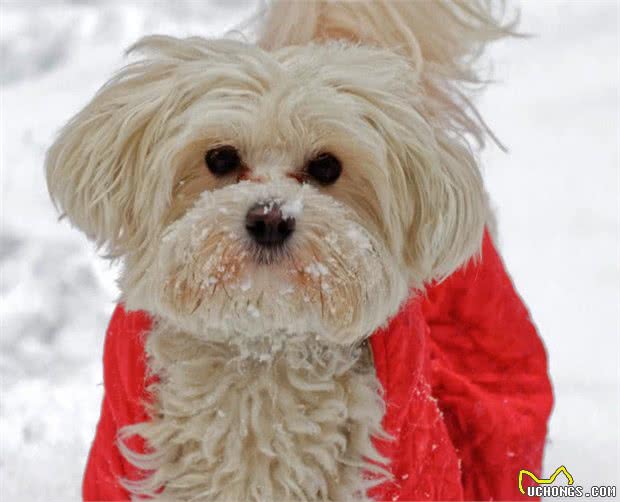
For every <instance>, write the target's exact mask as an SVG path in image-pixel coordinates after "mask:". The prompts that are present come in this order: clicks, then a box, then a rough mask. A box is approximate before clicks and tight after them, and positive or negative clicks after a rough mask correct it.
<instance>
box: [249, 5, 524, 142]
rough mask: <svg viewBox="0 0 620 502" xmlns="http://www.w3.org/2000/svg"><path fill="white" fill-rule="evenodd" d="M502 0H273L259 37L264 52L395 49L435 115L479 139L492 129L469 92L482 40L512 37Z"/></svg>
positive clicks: (474, 80)
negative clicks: (337, 45) (350, 45)
mask: <svg viewBox="0 0 620 502" xmlns="http://www.w3.org/2000/svg"><path fill="white" fill-rule="evenodd" d="M504 17H505V5H504V2H503V1H501V0H360V1H346V0H304V1H290V0H288V1H287V0H276V1H274V2H272V3H271V4H270V5H269V7H268V8H267V9H266V10H265V11H264V15H263V17H262V24H261V27H260V28H259V37H258V43H259V45H260V46H261V47H263V48H265V49H267V50H275V49H278V48H280V47H285V46H289V45H304V44H308V43H310V42H318V43H320V42H325V41H328V40H346V41H349V42H354V43H363V44H370V45H374V46H378V47H382V48H386V49H390V50H392V51H395V52H398V53H400V54H402V55H404V56H405V57H407V58H408V59H409V61H410V62H411V66H412V69H413V70H414V71H416V72H417V73H419V74H420V76H421V78H422V81H423V83H424V85H425V89H426V92H427V93H428V95H429V97H430V98H432V100H433V101H434V105H433V107H432V108H433V109H434V113H433V114H434V115H435V118H436V119H439V120H441V121H442V122H446V123H444V124H443V125H444V127H446V129H448V130H453V131H454V132H456V133H460V134H467V133H469V134H471V135H473V136H474V137H475V138H476V139H477V140H478V143H479V144H480V145H482V144H483V142H484V141H483V140H484V136H485V133H490V131H489V130H488V128H487V126H486V125H485V124H484V122H483V121H482V119H481V118H480V116H479V114H478V112H477V111H476V109H475V107H474V106H473V105H472V104H471V103H470V101H469V99H468V97H467V94H468V91H469V90H471V89H472V87H477V86H479V85H480V84H482V83H483V79H482V78H481V77H480V74H479V70H478V68H477V67H476V62H477V61H478V59H479V58H480V56H481V55H482V53H483V51H484V48H485V46H486V45H487V44H488V43H489V42H491V41H494V40H497V39H499V38H502V37H505V36H508V35H514V31H513V28H514V26H515V24H516V16H514V17H513V19H512V20H511V21H509V22H503V21H502V19H503V18H504Z"/></svg>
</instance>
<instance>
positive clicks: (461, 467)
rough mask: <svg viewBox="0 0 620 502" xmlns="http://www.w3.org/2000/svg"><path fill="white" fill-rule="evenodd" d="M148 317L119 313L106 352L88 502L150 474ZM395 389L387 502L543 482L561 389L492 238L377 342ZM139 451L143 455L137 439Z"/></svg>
mask: <svg viewBox="0 0 620 502" xmlns="http://www.w3.org/2000/svg"><path fill="white" fill-rule="evenodd" d="M149 329H150V320H149V317H148V315H147V314H146V313H144V312H126V311H125V310H124V309H123V307H122V306H121V305H119V306H118V307H117V308H116V311H115V312H114V315H113V316H112V320H111V321H110V325H109V328H108V332H107V336H106V342H105V351H104V358H103V359H104V360H103V363H104V387H105V395H104V398H103V404H102V409H101V418H100V420H99V424H98V426H97V433H96V437H95V440H94V442H93V445H92V448H91V451H90V456H89V459H88V465H87V468H86V473H85V476H84V485H83V496H84V499H85V500H128V499H129V495H128V493H127V492H126V491H125V489H124V488H123V487H122V486H121V485H120V483H119V477H125V478H129V479H137V478H139V476H140V475H141V473H140V472H138V471H137V470H136V469H135V468H134V467H132V466H131V465H130V464H129V463H128V462H127V461H125V459H124V458H123V457H122V456H121V454H120V453H119V450H118V448H117V444H116V435H117V432H118V430H119V429H120V428H121V427H123V426H124V425H128V424H133V423H136V422H141V421H143V420H146V419H147V418H148V417H147V414H146V412H145V408H144V401H145V399H146V391H145V369H146V362H145V355H144V346H143V335H146V334H147V333H148V331H149ZM370 345H371V348H372V353H373V358H374V362H375V367H376V372H377V377H378V378H379V381H380V382H381V384H382V386H383V389H384V398H385V402H386V405H387V411H386V414H385V417H384V420H383V425H384V428H385V430H386V431H387V432H388V433H389V434H390V435H391V436H392V437H393V438H394V440H393V441H389V442H387V441H377V446H378V448H379V450H380V451H381V452H382V453H383V454H384V455H385V456H387V457H388V458H389V459H390V460H391V463H390V470H391V472H392V474H393V475H394V478H393V480H392V481H389V482H386V483H384V484H382V485H380V486H378V487H376V488H374V489H373V490H372V491H371V493H370V495H371V496H372V497H373V498H374V499H376V500H516V499H522V498H524V496H523V495H521V493H520V492H519V488H518V474H519V470H520V469H528V470H529V471H532V472H534V473H538V474H540V467H541V461H542V454H543V447H544V442H545V435H546V427H547V419H548V417H549V413H550V411H551V406H552V401H553V398H552V393H551V386H550V383H549V379H548V376H547V361H546V354H545V350H544V347H543V345H542V342H541V340H540V339H539V337H538V335H537V333H536V329H535V328H534V326H533V325H532V322H531V320H530V316H529V314H528V311H527V309H526V308H525V306H524V305H523V302H522V301H521V299H520V298H519V296H518V294H517V293H516V292H515V290H514V287H513V285H512V282H511V280H510V277H509V276H508V275H507V273H506V271H505V269H504V266H503V263H502V261H501V259H500V257H499V256H498V254H497V252H496V250H495V248H494V247H493V243H492V242H491V239H490V238H489V237H488V235H486V236H485V238H484V242H483V248H482V259H481V260H480V261H472V262H470V263H469V264H467V265H466V266H465V267H463V268H462V269H460V270H459V271H457V272H455V273H454V274H453V275H451V276H450V277H449V278H448V279H446V280H445V281H443V282H442V283H440V284H436V285H433V286H431V287H429V288H428V289H427V291H426V294H425V295H424V296H419V295H418V296H415V297H413V298H412V299H411V300H410V301H409V302H408V303H407V304H406V305H405V306H404V307H403V308H402V309H401V311H400V312H399V313H398V315H396V316H395V317H394V318H393V319H392V320H391V321H390V323H389V325H388V327H387V328H385V329H382V330H379V331H378V332H376V333H374V334H373V335H372V337H371V338H370ZM133 441H134V443H133V444H132V443H131V442H130V443H129V444H130V446H132V447H133V448H136V449H141V448H143V445H142V444H140V441H139V440H138V439H137V438H134V439H133Z"/></svg>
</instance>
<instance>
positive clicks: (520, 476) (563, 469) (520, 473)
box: [519, 465, 574, 495]
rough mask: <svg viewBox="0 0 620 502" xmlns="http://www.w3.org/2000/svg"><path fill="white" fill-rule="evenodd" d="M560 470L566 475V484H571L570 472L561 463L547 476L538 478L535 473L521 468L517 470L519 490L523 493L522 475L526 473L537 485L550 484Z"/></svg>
mask: <svg viewBox="0 0 620 502" xmlns="http://www.w3.org/2000/svg"><path fill="white" fill-rule="evenodd" d="M561 472H563V473H564V475H565V476H566V479H567V480H568V484H569V485H572V484H573V482H574V481H573V476H571V473H570V472H568V470H566V467H564V466H563V465H561V466H560V467H558V468H557V469H556V470H555V472H554V473H553V474H552V475H551V476H549V478H542V479H541V478H538V477H537V476H536V474H534V473H532V472H531V471H528V470H527V469H521V470H520V471H519V491H520V492H521V493H522V494H523V495H525V490H524V489H523V476H524V475H526V474H527V475H528V476H529V477H530V478H532V479H533V480H534V482H536V483H538V484H539V485H550V484H551V483H553V482H554V481H555V478H557V477H558V474H560V473H561Z"/></svg>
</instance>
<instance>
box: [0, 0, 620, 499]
mask: <svg viewBox="0 0 620 502" xmlns="http://www.w3.org/2000/svg"><path fill="white" fill-rule="evenodd" d="M252 7H253V0H247V1H237V2H234V1H224V0H214V1H211V2H197V1H192V0H185V1H175V2H169V3H168V2H146V1H138V0H136V1H134V2H123V3H121V2H96V1H90V2H61V1H56V2H46V1H43V0H40V1H29V2H20V1H5V0H3V2H2V5H1V9H2V12H1V13H0V23H1V24H0V56H1V65H2V66H1V79H0V84H1V87H0V89H1V118H0V123H1V145H0V150H1V156H0V158H1V173H0V175H1V190H2V192H1V193H2V196H1V207H0V210H1V218H2V219H1V222H2V224H1V228H0V263H1V280H0V294H1V302H0V315H1V325H0V331H1V332H0V337H1V338H0V347H1V352H0V378H1V382H0V385H1V387H0V390H1V400H0V440H1V450H0V498H2V500H29V501H30V500H34V501H36V500H41V501H43V500H45V501H48V500H76V499H78V497H79V490H80V482H81V475H82V471H83V467H84V463H85V459H86V454H87V452H88V447H89V444H90V441H91V440H92V437H93V432H94V428H95V425H96V422H97V417H98V414H99V405H100V399H101V395H102V387H101V381H102V373H101V363H100V360H101V353H102V348H103V336H104V332H105V327H106V324H107V321H108V319H109V316H110V314H111V312H112V309H113V307H114V300H115V297H116V295H117V294H118V291H117V289H116V286H115V283H114V279H115V275H116V269H115V268H110V267H109V266H108V265H107V264H106V262H105V261H104V260H102V259H100V258H98V257H97V253H96V251H95V250H94V249H93V248H92V246H91V245H90V244H89V243H88V242H87V241H86V239H85V238H84V237H83V236H82V235H81V234H79V233H78V232H77V231H74V230H72V229H70V228H69V226H68V225H67V224H66V222H63V223H59V222H58V221H57V216H56V213H55V212H54V209H53V207H52V204H51V203H50V202H49V198H48V195H47V192H46V188H45V182H44V176H43V170H42V165H43V156H44V152H45V148H46V147H47V146H48V145H49V144H50V142H51V141H52V138H53V137H54V134H55V133H56V131H57V130H58V128H59V127H60V126H61V125H62V124H63V123H64V122H66V120H67V119H68V118H69V117H70V116H71V115H72V114H73V113H75V112H76V111H78V110H79V109H80V107H82V106H83V105H84V104H85V103H86V102H87V100H88V99H89V98H90V97H91V96H92V95H93V93H94V92H95V91H96V90H97V88H98V87H99V86H100V85H101V84H102V83H103V82H104V81H105V79H106V78H107V77H108V76H110V75H111V74H112V72H113V71H114V70H115V69H116V68H118V67H119V65H120V64H122V57H121V56H122V51H123V49H125V48H126V47H127V46H129V45H130V44H131V43H132V42H133V41H134V40H135V39H136V38H138V37H139V36H141V35H144V34H149V33H153V32H160V33H169V34H174V35H195V34H202V35H216V34H219V33H222V32H223V31H225V29H227V28H228V27H231V26H233V25H234V24H235V23H237V22H238V21H239V20H241V19H242V18H243V17H244V15H245V13H248V12H249V11H250V10H251V9H252ZM522 20H523V23H522V30H523V31H525V32H528V33H533V34H536V35H537V36H536V37H535V38H530V39H525V40H513V41H509V42H505V43H501V44H500V45H498V46H497V47H496V48H494V50H493V53H492V54H493V56H494V58H495V60H496V65H495V73H494V75H495V78H496V79H497V80H499V81H500V83H499V84H496V85H495V86H493V87H491V88H490V89H489V90H488V91H487V93H486V94H485V95H484V96H483V98H482V100H481V101H480V104H481V108H482V112H483V113H484V115H485V116H486V118H487V120H488V122H489V124H490V125H491V127H492V128H494V130H495V131H496V132H497V134H498V135H499V137H500V138H501V139H502V140H503V141H504V142H505V143H506V144H507V145H508V147H509V148H510V154H508V155H506V154H503V153H502V152H500V151H499V150H497V149H495V148H489V150H488V151H487V152H485V154H484V155H483V160H484V166H485V177H486V180H487V183H488V187H489V190H490V192H491V194H492V197H493V199H494V201H495V204H496V205H497V209H498V213H499V227H500V235H501V248H502V252H503V255H504V257H505V261H506V263H507V266H508V268H509V270H510V271H511V273H512V275H513V278H514V280H515V282H516V285H517V287H518V289H519V291H520V293H521V294H522V295H523V297H524V298H525V300H526V302H527V304H528V305H529V307H530V309H531V312H532V315H533V317H534V319H535V321H536V323H537V324H538V326H539V328H540V331H541V333H542V336H543V338H544V340H545V343H546V345H547V348H548V351H549V354H550V368H551V373H552V377H553V382H554V387H555V392H556V408H555V412H554V415H553V418H552V421H551V430H550V436H549V444H548V447H547V454H546V461H545V473H551V472H552V471H553V470H555V468H556V467H557V466H558V465H561V464H563V465H565V466H566V467H567V469H568V470H569V471H570V472H571V473H572V475H573V476H574V478H575V482H576V483H577V484H583V485H585V486H589V485H591V484H618V481H619V479H618V430H619V423H618V395H619V393H618V368H619V361H618V334H619V332H620V329H619V328H620V326H619V305H620V295H619V293H620V290H619V278H620V277H619V270H618V266H619V259H618V258H619V247H618V225H619V221H618V6H617V3H615V2H613V1H607V2H601V1H589V2H585V1H583V2H576V1H570V0H564V1H555V0H554V1H551V0H547V1H545V2H539V1H537V0H530V1H527V2H524V3H523V15H522ZM524 468H527V466H524Z"/></svg>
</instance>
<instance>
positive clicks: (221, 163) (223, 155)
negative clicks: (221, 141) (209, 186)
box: [205, 146, 241, 176]
mask: <svg viewBox="0 0 620 502" xmlns="http://www.w3.org/2000/svg"><path fill="white" fill-rule="evenodd" d="M205 164H206V165H207V167H208V168H209V171H211V172H212V173H213V174H215V175H216V176H224V175H225V174H230V173H231V172H232V171H234V170H235V169H237V168H238V167H239V166H240V165H241V158H240V157H239V152H238V151H237V149H236V148H235V147H234V146H220V147H218V148H213V149H212V150H209V151H208V152H207V153H206V154H205Z"/></svg>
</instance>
